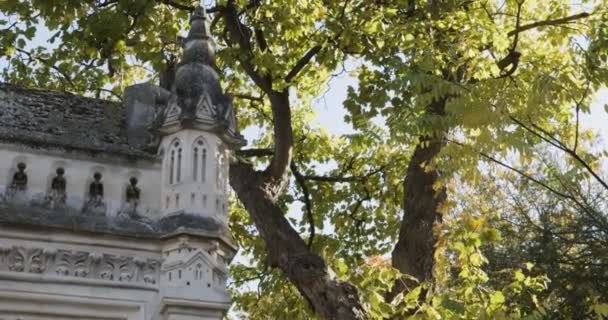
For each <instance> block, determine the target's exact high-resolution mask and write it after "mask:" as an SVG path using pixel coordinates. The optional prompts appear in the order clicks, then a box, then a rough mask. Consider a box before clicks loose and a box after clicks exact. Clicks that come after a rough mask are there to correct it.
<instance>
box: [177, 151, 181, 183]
mask: <svg viewBox="0 0 608 320" xmlns="http://www.w3.org/2000/svg"><path fill="white" fill-rule="evenodd" d="M176 176H177V182H178V183H179V182H180V181H181V180H182V148H179V149H177V175H176Z"/></svg>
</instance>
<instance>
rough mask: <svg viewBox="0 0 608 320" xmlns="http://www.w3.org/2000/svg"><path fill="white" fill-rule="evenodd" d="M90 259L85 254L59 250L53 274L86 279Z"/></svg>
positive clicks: (89, 268)
mask: <svg viewBox="0 0 608 320" xmlns="http://www.w3.org/2000/svg"><path fill="white" fill-rule="evenodd" d="M91 263H92V259H91V257H90V255H89V254H88V253H87V252H71V251H65V250H60V251H59V252H58V254H57V259H56V263H55V273H56V274H57V275H61V276H74V277H81V278H86V277H87V276H88V275H89V273H90V270H91Z"/></svg>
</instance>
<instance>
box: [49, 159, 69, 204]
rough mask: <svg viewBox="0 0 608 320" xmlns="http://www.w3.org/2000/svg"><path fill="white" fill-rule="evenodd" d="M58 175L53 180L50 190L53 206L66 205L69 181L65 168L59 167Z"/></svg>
mask: <svg viewBox="0 0 608 320" xmlns="http://www.w3.org/2000/svg"><path fill="white" fill-rule="evenodd" d="M56 173H57V175H56V176H55V177H54V178H53V180H52V181H51V191H50V192H49V200H50V202H51V204H52V205H53V206H57V205H65V200H66V191H65V190H66V186H67V181H66V179H65V177H64V176H63V174H64V173H65V170H64V169H63V168H57V171H56Z"/></svg>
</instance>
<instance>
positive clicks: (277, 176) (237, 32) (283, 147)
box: [221, 0, 293, 190]
mask: <svg viewBox="0 0 608 320" xmlns="http://www.w3.org/2000/svg"><path fill="white" fill-rule="evenodd" d="M221 12H222V14H223V17H224V22H225V24H226V28H227V30H228V33H229V34H230V37H231V39H232V40H233V41H234V42H235V43H237V44H238V46H239V48H240V51H241V56H240V57H239V62H240V64H241V66H242V67H243V69H245V72H246V73H247V74H248V75H249V77H250V78H251V79H252V80H253V82H254V83H255V84H256V85H257V86H258V87H259V88H260V89H262V91H264V92H265V93H266V94H267V95H268V98H269V99H270V104H271V106H272V120H273V129H274V140H275V144H274V157H273V158H272V161H271V162H270V165H269V166H268V168H267V169H266V172H267V174H268V177H269V178H270V179H271V180H273V181H274V185H275V187H277V190H278V189H280V186H281V185H282V184H283V182H285V181H286V179H285V177H286V173H287V168H289V163H290V162H291V155H292V148H293V130H292V127H291V107H290V102H289V89H288V88H285V89H284V90H282V91H280V92H278V91H275V90H274V88H273V87H272V83H273V80H272V77H271V76H270V75H269V74H261V73H259V71H258V69H256V68H255V67H254V65H253V63H252V62H251V61H252V59H253V50H252V43H251V34H252V33H251V30H249V28H248V27H246V26H245V25H243V24H242V23H241V21H240V20H239V15H238V9H237V7H236V3H235V1H234V0H229V1H228V3H227V5H226V7H224V9H223V10H222V11H221Z"/></svg>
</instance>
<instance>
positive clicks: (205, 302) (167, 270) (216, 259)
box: [0, 228, 233, 320]
mask: <svg viewBox="0 0 608 320" xmlns="http://www.w3.org/2000/svg"><path fill="white" fill-rule="evenodd" d="M231 251H233V249H232V248H229V247H226V246H224V245H222V244H221V243H218V242H217V241H208V240H206V239H204V238H200V237H192V236H186V235H183V236H179V237H175V238H172V239H168V240H165V241H159V240H154V241H151V240H150V239H133V238H130V237H118V236H105V237H98V236H97V237H96V236H91V235H84V234H77V233H74V232H69V231H63V232H62V231H52V232H43V233H40V232H34V230H32V229H27V228H10V229H6V228H2V229H1V230H0V319H3V320H9V319H10V320H13V319H21V320H30V319H32V320H33V319H36V320H37V319H129V320H135V319H137V320H161V319H163V320H165V319H166V320H169V319H221V317H222V316H223V314H225V312H226V310H227V309H228V308H229V306H230V298H229V296H228V294H227V293H226V290H225V283H224V279H225V274H226V262H227V261H229V259H228V260H226V259H227V258H229V255H230V254H231V253H230V252H231ZM184 259H185V260H184ZM178 272H179V274H178ZM169 274H171V276H169ZM169 277H171V278H169ZM214 277H215V278H214ZM218 277H219V278H218Z"/></svg>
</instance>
